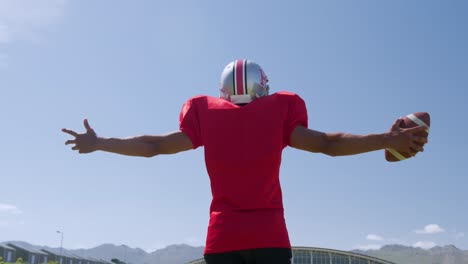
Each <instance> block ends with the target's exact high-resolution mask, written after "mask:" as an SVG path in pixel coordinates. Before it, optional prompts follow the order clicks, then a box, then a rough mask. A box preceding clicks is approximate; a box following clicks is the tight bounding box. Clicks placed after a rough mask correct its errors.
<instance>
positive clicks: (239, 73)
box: [235, 60, 245, 95]
mask: <svg viewBox="0 0 468 264" xmlns="http://www.w3.org/2000/svg"><path fill="white" fill-rule="evenodd" d="M244 67H245V63H244V60H237V61H236V68H235V74H236V83H235V89H236V92H237V94H238V95H241V94H245V93H244V78H245V76H244Z"/></svg>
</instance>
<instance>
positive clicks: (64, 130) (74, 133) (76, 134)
mask: <svg viewBox="0 0 468 264" xmlns="http://www.w3.org/2000/svg"><path fill="white" fill-rule="evenodd" d="M62 132H65V133H67V134H70V135H72V136H74V137H77V136H78V133H76V132H75V131H73V130H69V129H66V128H62Z"/></svg>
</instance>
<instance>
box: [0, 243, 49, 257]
mask: <svg viewBox="0 0 468 264" xmlns="http://www.w3.org/2000/svg"><path fill="white" fill-rule="evenodd" d="M8 245H9V246H11V247H13V248H19V249H22V250H25V251H28V252H31V253H34V254H39V255H47V253H45V252H43V251H41V250H39V249H36V248H34V247H32V246H30V245H26V244H23V243H21V244H18V243H14V242H12V243H8Z"/></svg>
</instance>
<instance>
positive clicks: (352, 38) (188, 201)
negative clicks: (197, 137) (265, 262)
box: [0, 0, 468, 251]
mask: <svg viewBox="0 0 468 264" xmlns="http://www.w3.org/2000/svg"><path fill="white" fill-rule="evenodd" d="M467 11H468V4H467V2H466V1H462V0H459V1H457V0H454V1H370V0H369V1H365V0H362V1H306V0H304V1H289V3H288V4H286V3H285V2H284V1H277V2H273V1H247V0H238V1H215V0H201V1H181V0H174V1H149V0H148V1H142V0H141V1H110V0H101V1H91V0H83V1H71V0H47V1H46V0H44V1H34V0H22V1H16V0H0V118H1V120H2V124H1V137H0V145H1V146H2V151H1V152H0V164H1V166H0V188H1V190H2V195H1V196H0V241H6V240H24V241H28V242H30V243H34V244H38V245H48V246H57V247H58V246H59V245H60V235H59V234H57V233H56V230H61V231H63V232H64V234H65V236H64V247H65V248H70V249H72V248H89V247H93V246H97V245H100V244H102V243H114V244H126V245H129V246H131V247H140V248H143V249H145V250H147V251H152V250H155V249H159V248H162V247H164V246H166V245H169V244H174V243H187V244H190V245H194V246H199V245H203V244H204V241H205V232H206V226H207V223H208V209H209V203H210V199H211V194H210V189H209V181H208V177H207V175H206V170H205V168H204V161H203V149H198V150H195V151H189V152H184V153H181V154H179V155H175V156H160V157H155V158H152V159H146V158H135V157H125V156H119V155H114V154H108V153H93V154H89V155H78V154H77V153H75V152H73V151H71V150H70V149H69V148H68V147H66V146H64V145H63V143H64V141H65V140H67V139H69V137H67V135H65V134H63V133H61V132H60V129H61V128H62V127H67V128H70V129H75V130H79V131H83V127H82V120H83V118H88V119H89V121H90V124H91V126H93V127H94V128H95V130H96V132H97V133H98V134H99V135H101V136H105V137H128V136H134V135H140V134H161V133H166V132H170V131H174V130H177V128H178V115H179V111H180V109H181V106H182V104H183V103H184V102H185V101H186V100H187V99H188V98H190V97H191V96H194V95H198V94H207V95H213V96H217V95H218V89H219V78H220V73H221V71H222V69H223V68H224V66H225V65H226V64H227V63H229V62H230V61H232V60H234V59H237V58H249V59H252V60H254V61H256V62H258V63H259V64H260V65H262V66H263V68H264V70H265V72H266V74H267V75H268V76H269V79H270V87H271V89H272V91H281V90H289V91H292V92H295V93H298V94H299V95H300V96H301V97H302V98H303V99H304V100H305V101H306V103H307V106H308V112H309V124H310V127H311V128H312V129H316V130H321V131H325V132H336V131H344V132H349V133H357V134H365V133H382V132H385V131H387V130H388V129H389V128H390V126H391V124H392V123H393V121H394V120H395V119H396V118H398V117H400V116H404V115H406V114H409V113H412V112H418V111H427V112H429V113H430V114H431V118H432V126H431V134H430V143H429V144H428V145H427V146H426V147H425V152H424V153H421V154H419V155H418V156H417V157H416V158H414V159H411V160H407V161H403V162H399V163H388V162H386V161H385V159H384V154H383V151H378V152H373V153H367V154H363V155H359V156H352V157H339V158H331V157H327V156H324V155H319V154H311V153H305V152H301V151H298V150H295V149H286V150H285V151H284V154H283V163H282V170H281V182H282V186H283V196H284V204H285V214H286V221H287V224H288V227H289V232H290V238H291V241H292V244H293V245H296V246H316V247H330V248H336V249H342V250H349V249H354V248H362V249H366V248H378V247H380V246H382V245H386V244H395V243H397V244H403V245H409V246H418V247H423V248H429V247H432V246H435V245H447V244H454V245H455V246H457V247H459V248H462V249H468V213H467V208H468V207H467V201H468V194H467V191H466V190H467V189H466V186H468V180H467V178H466V176H467V175H468V165H467V163H466V159H465V157H464V156H465V153H464V150H465V149H466V147H467V146H468V143H466V140H464V139H463V131H465V130H467V125H466V124H464V123H463V117H464V116H463V115H464V114H466V113H467V112H468V107H467V104H466V101H467V99H468V97H467V86H468V49H467V48H466V47H468V30H467V25H468V17H467V16H466V13H467ZM464 142H465V143H464Z"/></svg>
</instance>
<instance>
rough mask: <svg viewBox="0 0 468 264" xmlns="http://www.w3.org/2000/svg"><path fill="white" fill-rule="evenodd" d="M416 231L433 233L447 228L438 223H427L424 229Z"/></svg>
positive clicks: (426, 233) (418, 232) (427, 233)
mask: <svg viewBox="0 0 468 264" xmlns="http://www.w3.org/2000/svg"><path fill="white" fill-rule="evenodd" d="M414 232H415V233H417V234H425V235H432V234H437V233H442V232H445V230H444V229H443V228H441V227H440V226H439V225H437V224H430V225H426V226H425V227H424V229H422V230H416V231H414Z"/></svg>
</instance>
